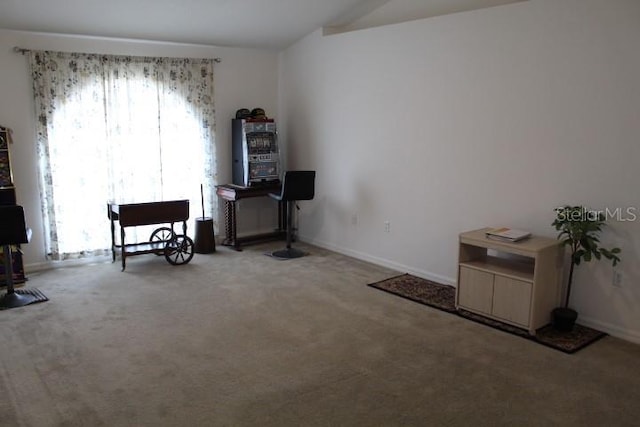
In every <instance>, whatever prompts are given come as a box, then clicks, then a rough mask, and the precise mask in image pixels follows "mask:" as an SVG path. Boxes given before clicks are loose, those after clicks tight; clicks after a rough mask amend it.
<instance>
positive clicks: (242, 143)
mask: <svg viewBox="0 0 640 427" xmlns="http://www.w3.org/2000/svg"><path fill="white" fill-rule="evenodd" d="M231 122H232V123H231V124H232V132H231V133H232V150H231V151H232V153H231V154H232V157H233V159H232V161H233V163H232V174H233V183H234V184H235V185H240V186H243V187H254V186H259V185H272V184H274V183H277V182H278V181H279V179H280V153H279V150H278V142H277V133H276V123H275V121H274V120H273V119H266V118H265V119H249V118H247V119H232V120H231Z"/></svg>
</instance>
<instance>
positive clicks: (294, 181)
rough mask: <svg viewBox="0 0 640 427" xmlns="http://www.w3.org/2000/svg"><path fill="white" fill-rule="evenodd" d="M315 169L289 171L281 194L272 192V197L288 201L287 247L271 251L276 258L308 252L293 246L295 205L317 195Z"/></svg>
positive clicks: (297, 255) (291, 256)
mask: <svg viewBox="0 0 640 427" xmlns="http://www.w3.org/2000/svg"><path fill="white" fill-rule="evenodd" d="M315 179H316V172H315V171H287V172H285V174H284V182H283V183H282V190H281V192H280V194H276V193H271V194H269V196H271V197H272V198H274V199H276V200H278V201H281V202H286V203H287V247H286V248H285V249H282V250H279V251H275V252H272V253H271V256H273V257H274V258H280V259H291V258H300V257H302V256H305V255H306V253H305V252H302V251H301V250H299V249H295V248H292V247H291V243H292V242H293V207H294V206H295V205H296V201H298V200H311V199H313V197H314V195H315Z"/></svg>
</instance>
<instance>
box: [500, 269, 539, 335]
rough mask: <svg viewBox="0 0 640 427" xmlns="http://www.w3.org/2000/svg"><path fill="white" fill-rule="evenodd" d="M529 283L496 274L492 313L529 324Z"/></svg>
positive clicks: (518, 322)
mask: <svg viewBox="0 0 640 427" xmlns="http://www.w3.org/2000/svg"><path fill="white" fill-rule="evenodd" d="M530 308H531V283H528V282H523V281H521V280H515V279H510V278H508V277H503V276H496V277H495V280H494V284H493V315H494V316H496V317H499V318H501V319H505V320H509V321H511V322H515V323H517V324H519V325H522V326H525V327H528V326H529V310H530Z"/></svg>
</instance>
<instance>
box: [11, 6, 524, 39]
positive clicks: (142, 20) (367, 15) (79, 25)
mask: <svg viewBox="0 0 640 427" xmlns="http://www.w3.org/2000/svg"><path fill="white" fill-rule="evenodd" d="M517 1H522V0H1V1H0V28H1V29H10V30H21V31H33V32H44V33H58V34H74V35H86V36H97V37H117V38H125V39H142V40H155V41H166V42H177V43H193V44H206V45H216V46H234V47H254V48H266V49H276V50H279V49H283V48H285V47H287V46H289V45H290V44H292V43H294V42H295V41H297V40H298V39H300V38H301V37H303V36H305V35H307V34H309V33H311V32H313V31H315V30H316V29H318V28H322V27H324V28H329V29H330V30H331V32H340V31H351V30H356V29H361V28H367V27H372V26H379V25H385V24H390V23H397V22H403V21H408V20H413V19H421V18H426V17H430V16H435V15H442V14H447V13H454V12H460V11H464V10H472V9H480V8H484V7H490V6H496V5H501V4H506V3H514V2H517Z"/></svg>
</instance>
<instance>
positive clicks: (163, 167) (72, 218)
mask: <svg viewBox="0 0 640 427" xmlns="http://www.w3.org/2000/svg"><path fill="white" fill-rule="evenodd" d="M30 64H31V70H32V75H33V82H34V95H35V104H36V112H37V115H38V124H37V127H38V129H37V130H38V132H37V134H38V141H37V143H38V155H39V169H40V174H41V193H42V197H41V198H42V206H43V217H44V223H45V228H46V246H47V248H46V249H47V252H48V253H49V254H50V256H51V257H52V259H65V258H69V257H80V256H87V255H95V254H100V253H103V252H104V251H105V250H107V249H108V248H110V245H111V240H110V239H111V234H110V229H109V222H108V219H107V211H106V203H107V201H109V200H114V201H117V202H120V203H140V202H151V201H160V200H174V199H185V198H186V199H189V200H190V208H191V218H192V219H193V218H195V217H197V216H200V214H199V213H200V211H201V208H200V184H203V186H204V193H205V207H206V213H207V215H210V216H213V217H214V218H216V217H217V214H216V213H217V205H216V197H215V194H214V193H215V191H214V186H215V184H216V181H217V178H216V170H215V164H216V160H215V149H214V144H215V137H214V113H215V110H214V105H213V60H210V59H173V58H147V57H125V56H111V55H93V54H78V53H63V52H31V54H30ZM192 222H193V221H192ZM138 231H141V233H140V236H136V235H135V234H132V233H130V232H128V233H127V235H128V236H130V237H131V239H132V241H134V240H139V241H142V240H148V237H149V231H148V230H138ZM193 231H194V228H193V224H190V226H189V234H191V233H193Z"/></svg>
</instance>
